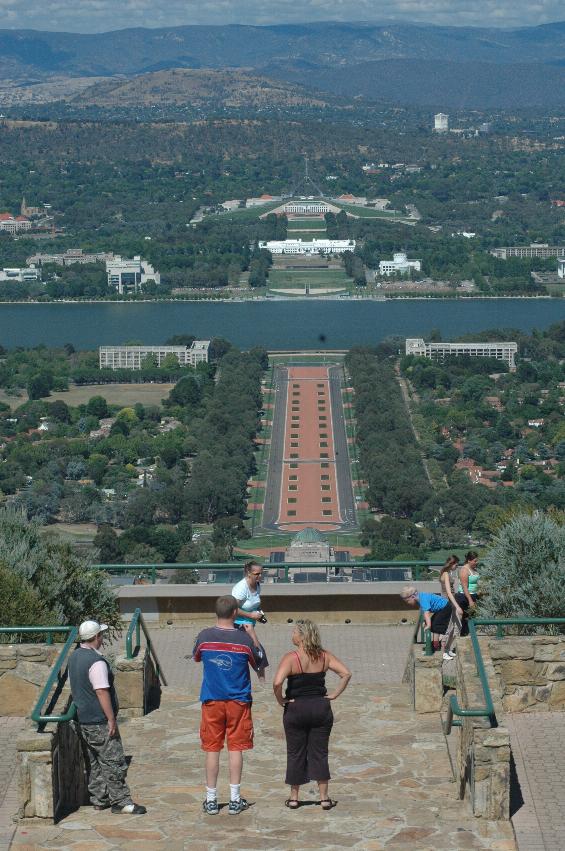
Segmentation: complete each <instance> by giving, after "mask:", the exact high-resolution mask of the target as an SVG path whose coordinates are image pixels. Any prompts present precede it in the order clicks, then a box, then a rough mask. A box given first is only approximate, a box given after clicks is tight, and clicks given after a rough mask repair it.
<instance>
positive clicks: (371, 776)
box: [12, 681, 516, 851]
mask: <svg viewBox="0 0 565 851" xmlns="http://www.w3.org/2000/svg"><path fill="white" fill-rule="evenodd" d="M334 712H335V718H336V723H335V727H334V732H333V735H332V740H331V751H330V753H331V766H332V772H333V781H332V784H331V787H330V792H331V795H332V797H333V798H335V799H336V800H337V802H338V803H337V806H336V807H335V808H334V809H333V810H332V811H331V812H329V813H327V812H323V811H322V810H321V809H320V807H319V806H317V805H316V803H315V802H316V795H315V792H316V789H315V787H314V785H312V786H307V787H304V788H303V791H302V799H303V801H304V806H303V807H301V808H300V809H299V810H298V811H290V810H288V809H285V807H284V800H285V798H286V797H287V794H288V792H287V788H286V787H285V785H284V768H285V746H284V737H283V729H282V723H281V709H280V707H279V706H278V705H277V704H276V703H275V701H274V700H273V697H272V693H271V691H270V689H269V688H267V689H265V690H261V689H256V694H255V703H254V719H255V750H253V751H252V752H251V753H250V754H248V755H246V758H245V759H246V762H245V768H244V777H243V784H242V794H243V795H244V796H245V797H247V799H248V800H249V802H250V804H251V806H250V809H249V810H248V811H247V812H244V813H242V814H241V815H239V816H233V817H232V816H229V815H228V813H227V808H226V806H225V804H226V803H227V800H228V797H229V796H228V789H229V787H228V783H227V774H226V765H225V757H224V758H223V761H222V771H221V777H220V784H219V793H220V794H219V797H220V801H221V802H222V804H224V807H223V809H222V811H221V812H220V814H219V815H218V816H206V815H204V813H203V812H202V809H201V801H202V798H203V771H202V763H203V755H202V753H201V751H200V749H199V741H198V723H199V715H200V705H199V703H198V699H197V692H196V691H195V690H194V688H193V687H191V690H190V692H188V693H187V692H183V691H180V690H179V689H178V688H175V689H174V690H171V689H168V690H165V692H164V696H163V701H162V705H161V708H160V709H159V710H157V711H156V712H153V713H151V714H150V715H147V716H146V717H145V718H140V719H134V720H131V721H128V722H126V723H124V724H123V726H122V735H123V739H124V744H125V747H126V752H127V753H129V754H131V755H132V762H131V766H130V773H129V779H130V784H131V787H132V790H133V793H134V799H135V800H137V801H139V802H141V803H143V804H145V805H146V806H147V808H148V813H147V815H145V816H116V815H112V814H111V813H109V812H108V811H106V812H102V813H95V812H94V811H93V810H92V809H91V808H90V807H82V808H81V809H80V810H78V811H77V812H76V813H73V814H72V815H70V816H68V817H67V818H65V819H64V820H63V821H62V822H60V823H59V824H58V825H55V826H48V825H47V826H36V825H35V824H20V825H19V826H18V828H17V831H16V835H15V838H14V840H13V843H12V849H13V851H39V849H47V848H50V849H58V851H105V849H126V848H127V849H135V851H143V849H155V851H158V849H168V851H181V849H182V850H183V851H184V849H191V851H228V849H229V851H236V849H259V848H260V849H269V850H270V851H271V849H272V851H287V849H288V851H290V849H318V850H319V851H330V849H336V848H351V849H365V851H380V849H391V851H395V849H398V851H405V849H419V851H442V849H444V851H459V849H489V851H514V849H515V847H516V846H515V843H514V839H513V833H512V827H511V826H510V824H508V823H496V822H489V821H486V820H484V819H477V818H474V817H473V816H472V815H471V814H470V812H469V808H468V806H467V805H466V804H465V803H463V802H460V801H458V800H457V798H456V793H455V784H454V783H453V782H452V780H451V771H450V766H449V761H448V756H447V751H446V747H445V741H444V737H443V733H442V731H441V728H440V722H439V719H438V718H437V717H436V716H435V715H433V716H430V717H425V716H416V715H415V714H414V713H413V712H412V710H411V709H410V708H409V693H408V687H407V686H404V685H399V684H391V683H389V684H384V685H374V684H373V685H367V684H365V685H356V684H355V682H354V681H352V683H351V685H350V687H349V689H348V690H347V691H346V692H345V693H344V694H343V695H342V697H341V698H340V699H339V700H338V701H336V702H335V703H334Z"/></svg>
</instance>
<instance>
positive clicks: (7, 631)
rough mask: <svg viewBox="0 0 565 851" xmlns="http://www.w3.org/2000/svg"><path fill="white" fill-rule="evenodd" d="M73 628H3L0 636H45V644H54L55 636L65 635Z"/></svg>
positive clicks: (0, 630) (0, 629)
mask: <svg viewBox="0 0 565 851" xmlns="http://www.w3.org/2000/svg"><path fill="white" fill-rule="evenodd" d="M71 629H73V627H72V626H1V627H0V635H38V634H44V635H45V643H46V644H53V636H54V635H65V634H66V633H68V632H70V630H71Z"/></svg>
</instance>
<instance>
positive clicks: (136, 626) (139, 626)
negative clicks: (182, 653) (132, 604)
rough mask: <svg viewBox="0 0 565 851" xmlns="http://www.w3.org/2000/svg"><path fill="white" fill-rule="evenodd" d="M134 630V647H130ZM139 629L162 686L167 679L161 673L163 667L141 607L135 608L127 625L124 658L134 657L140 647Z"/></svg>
mask: <svg viewBox="0 0 565 851" xmlns="http://www.w3.org/2000/svg"><path fill="white" fill-rule="evenodd" d="M134 630H135V647H132V638H133V633H134ZM141 630H143V635H144V636H145V641H146V642H147V649H148V651H149V654H150V656H151V658H152V659H153V662H154V664H155V671H156V673H157V677H158V679H160V680H161V682H162V683H163V685H164V686H166V685H167V679H166V677H165V674H164V673H163V669H162V668H161V663H160V662H159V659H158V658H157V654H156V653H155V650H154V648H153V643H152V641H151V636H150V635H149V630H148V629H147V626H146V625H145V621H144V619H143V614H142V612H141V609H136V610H135V611H134V613H133V617H132V619H131V621H130V625H129V627H128V631H127V633H126V658H127V659H134V658H135V657H136V656H137V654H138V653H139V650H140V648H141Z"/></svg>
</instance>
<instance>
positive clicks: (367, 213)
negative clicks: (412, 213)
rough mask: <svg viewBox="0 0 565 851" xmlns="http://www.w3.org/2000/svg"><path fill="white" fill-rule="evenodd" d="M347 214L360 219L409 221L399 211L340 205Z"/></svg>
mask: <svg viewBox="0 0 565 851" xmlns="http://www.w3.org/2000/svg"><path fill="white" fill-rule="evenodd" d="M339 206H340V207H341V209H342V210H345V212H346V213H351V214H352V215H353V216H359V218H360V219H407V218H408V216H407V215H406V214H403V213H401V212H399V210H375V208H374V207H355V206H354V205H353V204H339Z"/></svg>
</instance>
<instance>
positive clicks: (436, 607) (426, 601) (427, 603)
mask: <svg viewBox="0 0 565 851" xmlns="http://www.w3.org/2000/svg"><path fill="white" fill-rule="evenodd" d="M418 603H419V606H420V608H421V610H422V611H423V612H439V611H441V609H445V607H446V606H447V605H449V600H448V599H447V597H440V596H439V594H428V593H427V592H425V591H420V593H419V594H418Z"/></svg>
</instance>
